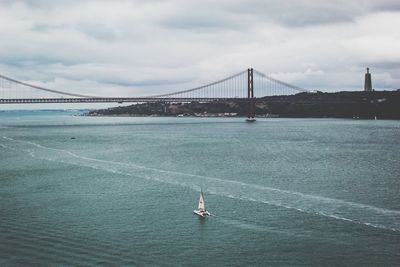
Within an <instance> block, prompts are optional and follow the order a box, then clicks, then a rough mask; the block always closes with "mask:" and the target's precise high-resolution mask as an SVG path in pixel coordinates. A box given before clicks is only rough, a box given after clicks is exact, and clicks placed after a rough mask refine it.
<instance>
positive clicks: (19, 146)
mask: <svg viewBox="0 0 400 267" xmlns="http://www.w3.org/2000/svg"><path fill="white" fill-rule="evenodd" d="M1 140H3V141H4V143H1ZM0 146H1V147H3V148H8V149H12V150H16V151H24V152H27V153H28V155H30V156H31V157H35V158H39V159H43V160H48V161H54V162H62V163H66V164H73V165H78V166H84V167H89V168H93V169H98V170H103V171H107V172H111V173H114V174H118V175H126V176H132V177H138V178H142V179H148V180H152V181H158V182H163V183H169V184H174V185H178V186H183V187H187V188H190V189H192V190H196V191H200V185H202V186H203V187H204V188H207V189H208V190H207V193H208V194H215V195H219V196H223V197H228V198H233V199H240V200H245V201H254V202H260V203H265V204H268V205H274V206H279V207H284V208H287V209H292V210H296V211H298V212H302V213H308V214H315V215H319V216H324V217H329V218H332V219H337V220H342V221H347V222H350V223H356V224H362V225H365V226H368V227H375V228H379V229H385V230H390V231H396V232H400V211H397V210H389V209H384V208H379V207H375V206H371V205H365V204H360V203H354V202H349V201H343V200H339V199H333V198H326V197H321V196H315V195H309V194H303V193H300V192H294V191H289V190H282V189H277V188H272V187H266V186H260V185H255V184H248V183H244V182H239V181H232V180H225V179H220V178H216V177H206V176H200V175H194V174H188V173H181V172H174V171H167V170H161V169H156V168H149V167H145V166H141V165H137V164H134V163H121V162H115V161H108V160H101V159H96V158H89V157H85V156H81V155H78V154H76V153H72V152H70V151H68V150H63V149H56V148H50V147H46V146H43V145H41V144H37V143H34V142H30V141H22V140H16V139H13V138H10V137H6V136H2V137H1V138H0Z"/></svg>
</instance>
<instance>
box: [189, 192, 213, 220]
mask: <svg viewBox="0 0 400 267" xmlns="http://www.w3.org/2000/svg"><path fill="white" fill-rule="evenodd" d="M193 213H194V214H196V215H199V216H200V217H203V218H204V217H206V216H210V215H211V214H210V213H209V212H208V211H207V210H206V207H205V205H204V196H203V190H201V191H200V199H199V205H198V207H197V210H194V211H193Z"/></svg>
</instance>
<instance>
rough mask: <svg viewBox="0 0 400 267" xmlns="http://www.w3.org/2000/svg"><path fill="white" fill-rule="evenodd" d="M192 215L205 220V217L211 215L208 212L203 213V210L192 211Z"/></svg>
mask: <svg viewBox="0 0 400 267" xmlns="http://www.w3.org/2000/svg"><path fill="white" fill-rule="evenodd" d="M193 213H194V214H196V215H198V216H200V217H202V218H205V217H206V216H210V215H211V214H210V213H209V212H208V211H203V210H194V211H193Z"/></svg>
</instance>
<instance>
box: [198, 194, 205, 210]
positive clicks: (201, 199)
mask: <svg viewBox="0 0 400 267" xmlns="http://www.w3.org/2000/svg"><path fill="white" fill-rule="evenodd" d="M198 209H199V210H206V208H205V206H204V197H203V192H200V199H199V207H198Z"/></svg>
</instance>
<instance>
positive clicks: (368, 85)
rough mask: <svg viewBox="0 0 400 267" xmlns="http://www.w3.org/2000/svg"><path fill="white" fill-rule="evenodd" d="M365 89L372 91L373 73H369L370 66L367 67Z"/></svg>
mask: <svg viewBox="0 0 400 267" xmlns="http://www.w3.org/2000/svg"><path fill="white" fill-rule="evenodd" d="M364 91H367V92H370V91H372V82H371V73H369V68H367V73H365V82H364Z"/></svg>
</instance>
